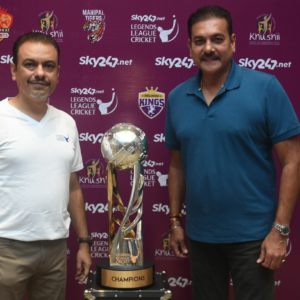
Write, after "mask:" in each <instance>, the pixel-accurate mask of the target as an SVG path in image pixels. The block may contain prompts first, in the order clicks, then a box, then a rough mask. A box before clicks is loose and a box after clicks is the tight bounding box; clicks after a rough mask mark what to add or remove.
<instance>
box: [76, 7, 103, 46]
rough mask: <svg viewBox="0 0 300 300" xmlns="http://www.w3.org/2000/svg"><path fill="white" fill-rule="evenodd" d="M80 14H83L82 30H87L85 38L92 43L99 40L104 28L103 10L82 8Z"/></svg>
mask: <svg viewBox="0 0 300 300" xmlns="http://www.w3.org/2000/svg"><path fill="white" fill-rule="evenodd" d="M82 15H84V16H85V22H84V24H83V31H88V32H89V34H88V35H87V39H88V40H89V41H90V42H91V43H92V44H94V43H96V42H99V41H100V40H101V39H102V37H103V34H104V31H105V28H106V22H105V17H106V16H105V14H104V13H103V10H97V9H83V10H82Z"/></svg>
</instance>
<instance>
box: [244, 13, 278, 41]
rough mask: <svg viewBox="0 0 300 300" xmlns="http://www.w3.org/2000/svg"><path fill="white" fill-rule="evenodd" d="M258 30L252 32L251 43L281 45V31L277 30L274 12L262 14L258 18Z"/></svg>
mask: <svg viewBox="0 0 300 300" xmlns="http://www.w3.org/2000/svg"><path fill="white" fill-rule="evenodd" d="M256 28H257V31H256V32H250V36H249V44H250V45H280V33H279V32H276V31H275V29H276V22H275V19H274V18H273V16H272V14H262V15H259V16H258V17H257V18H256Z"/></svg>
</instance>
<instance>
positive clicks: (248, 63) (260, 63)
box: [239, 58, 292, 70]
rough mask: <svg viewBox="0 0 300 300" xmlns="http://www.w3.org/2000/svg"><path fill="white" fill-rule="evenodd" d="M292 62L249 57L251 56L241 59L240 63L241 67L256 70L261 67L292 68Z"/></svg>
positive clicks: (261, 68)
mask: <svg viewBox="0 0 300 300" xmlns="http://www.w3.org/2000/svg"><path fill="white" fill-rule="evenodd" d="M291 64H292V63H291V62H278V61H277V60H275V59H271V58H268V59H267V60H264V59H257V60H255V59H249V58H241V59H240V60H239V65H240V66H241V67H245V68H249V69H253V70H255V69H256V68H257V69H260V70H263V69H270V70H274V69H275V68H290V67H291Z"/></svg>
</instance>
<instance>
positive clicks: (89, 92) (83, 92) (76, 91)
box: [71, 88, 104, 95]
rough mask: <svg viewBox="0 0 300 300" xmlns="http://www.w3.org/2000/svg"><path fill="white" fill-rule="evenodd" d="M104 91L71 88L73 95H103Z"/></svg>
mask: <svg viewBox="0 0 300 300" xmlns="http://www.w3.org/2000/svg"><path fill="white" fill-rule="evenodd" d="M103 93H104V90H95V89H92V88H83V89H78V88H71V94H79V95H94V94H103Z"/></svg>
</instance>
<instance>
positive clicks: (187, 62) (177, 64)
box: [155, 56, 195, 69]
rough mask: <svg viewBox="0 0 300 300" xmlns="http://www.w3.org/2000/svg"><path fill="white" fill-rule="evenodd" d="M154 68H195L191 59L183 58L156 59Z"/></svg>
mask: <svg viewBox="0 0 300 300" xmlns="http://www.w3.org/2000/svg"><path fill="white" fill-rule="evenodd" d="M155 65H156V66H166V67H169V69H171V68H173V67H174V68H187V69H190V68H191V67H192V66H195V64H194V61H193V59H191V58H188V57H184V58H182V59H181V58H179V57H175V58H166V57H164V56H163V57H157V58H156V59H155Z"/></svg>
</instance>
